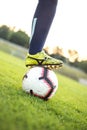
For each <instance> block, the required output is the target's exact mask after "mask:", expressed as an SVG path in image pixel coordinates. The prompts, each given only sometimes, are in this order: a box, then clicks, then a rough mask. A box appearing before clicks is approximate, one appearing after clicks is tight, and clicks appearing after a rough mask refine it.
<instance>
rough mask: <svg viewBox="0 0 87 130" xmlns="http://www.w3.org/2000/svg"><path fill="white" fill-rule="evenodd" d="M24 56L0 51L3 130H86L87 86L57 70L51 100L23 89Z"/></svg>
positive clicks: (0, 126)
mask: <svg viewBox="0 0 87 130" xmlns="http://www.w3.org/2000/svg"><path fill="white" fill-rule="evenodd" d="M25 71H26V68H25V65H24V60H21V59H18V58H16V57H13V56H11V55H9V54H7V53H4V52H2V51H0V130H87V87H85V86H84V85H81V84H79V83H78V82H76V81H74V80H72V79H70V78H67V77H65V76H62V75H60V74H57V76H58V80H59V88H58V91H57V92H56V94H55V95H54V97H53V98H52V99H50V100H49V101H43V100H41V99H39V98H36V97H33V96H30V95H27V94H26V93H25V92H23V90H22V77H23V75H24V73H25Z"/></svg>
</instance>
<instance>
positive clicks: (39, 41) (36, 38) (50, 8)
mask: <svg viewBox="0 0 87 130" xmlns="http://www.w3.org/2000/svg"><path fill="white" fill-rule="evenodd" d="M57 2H58V0H39V1H38V5H37V8H36V11H35V14H34V17H33V21H32V34H31V38H30V44H29V53H30V54H36V53H37V52H40V51H42V49H43V46H44V44H45V41H46V38H47V35H48V32H49V29H50V27H51V24H52V21H53V18H54V16H55V12H56V6H57Z"/></svg>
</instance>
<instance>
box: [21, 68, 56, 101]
mask: <svg viewBox="0 0 87 130" xmlns="http://www.w3.org/2000/svg"><path fill="white" fill-rule="evenodd" d="M22 88H23V90H24V91H25V92H26V93H29V94H31V95H34V96H37V97H39V98H41V99H44V100H48V99H50V98H51V97H52V96H53V95H54V94H55V92H56V90H57V88H58V79H57V77H56V74H55V73H54V72H53V71H52V70H49V69H47V68H44V67H39V66H38V67H33V68H31V69H30V70H28V71H27V73H26V74H25V75H24V77H23V80H22Z"/></svg>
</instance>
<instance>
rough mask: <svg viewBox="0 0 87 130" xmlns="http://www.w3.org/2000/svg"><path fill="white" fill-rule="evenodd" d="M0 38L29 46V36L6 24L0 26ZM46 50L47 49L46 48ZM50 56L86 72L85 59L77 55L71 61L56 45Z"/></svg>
mask: <svg viewBox="0 0 87 130" xmlns="http://www.w3.org/2000/svg"><path fill="white" fill-rule="evenodd" d="M0 38H3V39H5V40H8V41H10V42H11V43H15V44H18V45H20V46H23V47H25V48H28V47H29V39H30V37H29V36H28V35H27V34H26V33H25V32H24V31H22V30H18V31H15V28H12V29H11V28H9V27H8V26H6V25H3V26H1V27H0ZM46 51H47V50H46ZM69 53H70V54H71V55H72V54H73V53H75V54H76V55H77V54H78V53H77V52H75V51H74V52H72V51H70V50H69ZM51 56H52V57H55V58H59V59H61V60H63V61H64V62H65V63H66V64H69V65H72V66H75V67H77V68H80V69H81V70H83V71H84V72H86V73H87V60H86V61H80V62H79V60H78V57H77V58H76V59H75V60H74V62H71V61H70V60H69V59H67V58H66V57H64V56H63V55H62V50H60V49H59V48H58V47H56V53H53V54H52V55H51Z"/></svg>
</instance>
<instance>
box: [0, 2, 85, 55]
mask: <svg viewBox="0 0 87 130" xmlns="http://www.w3.org/2000/svg"><path fill="white" fill-rule="evenodd" d="M37 3H38V0H30V1H29V0H0V25H4V24H5V25H7V26H9V27H16V29H21V30H23V31H25V32H26V33H27V34H28V35H29V36H30V34H31V23H32V18H33V14H34V12H35V8H36V5H37ZM86 44H87V0H59V1H58V6H57V11H56V15H55V18H54V21H53V23H52V26H51V29H50V32H49V35H48V37H47V40H46V43H45V46H50V47H54V46H59V47H62V48H64V50H65V51H67V50H68V49H72V50H77V51H78V53H79V54H80V56H81V57H83V58H87V48H86Z"/></svg>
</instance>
